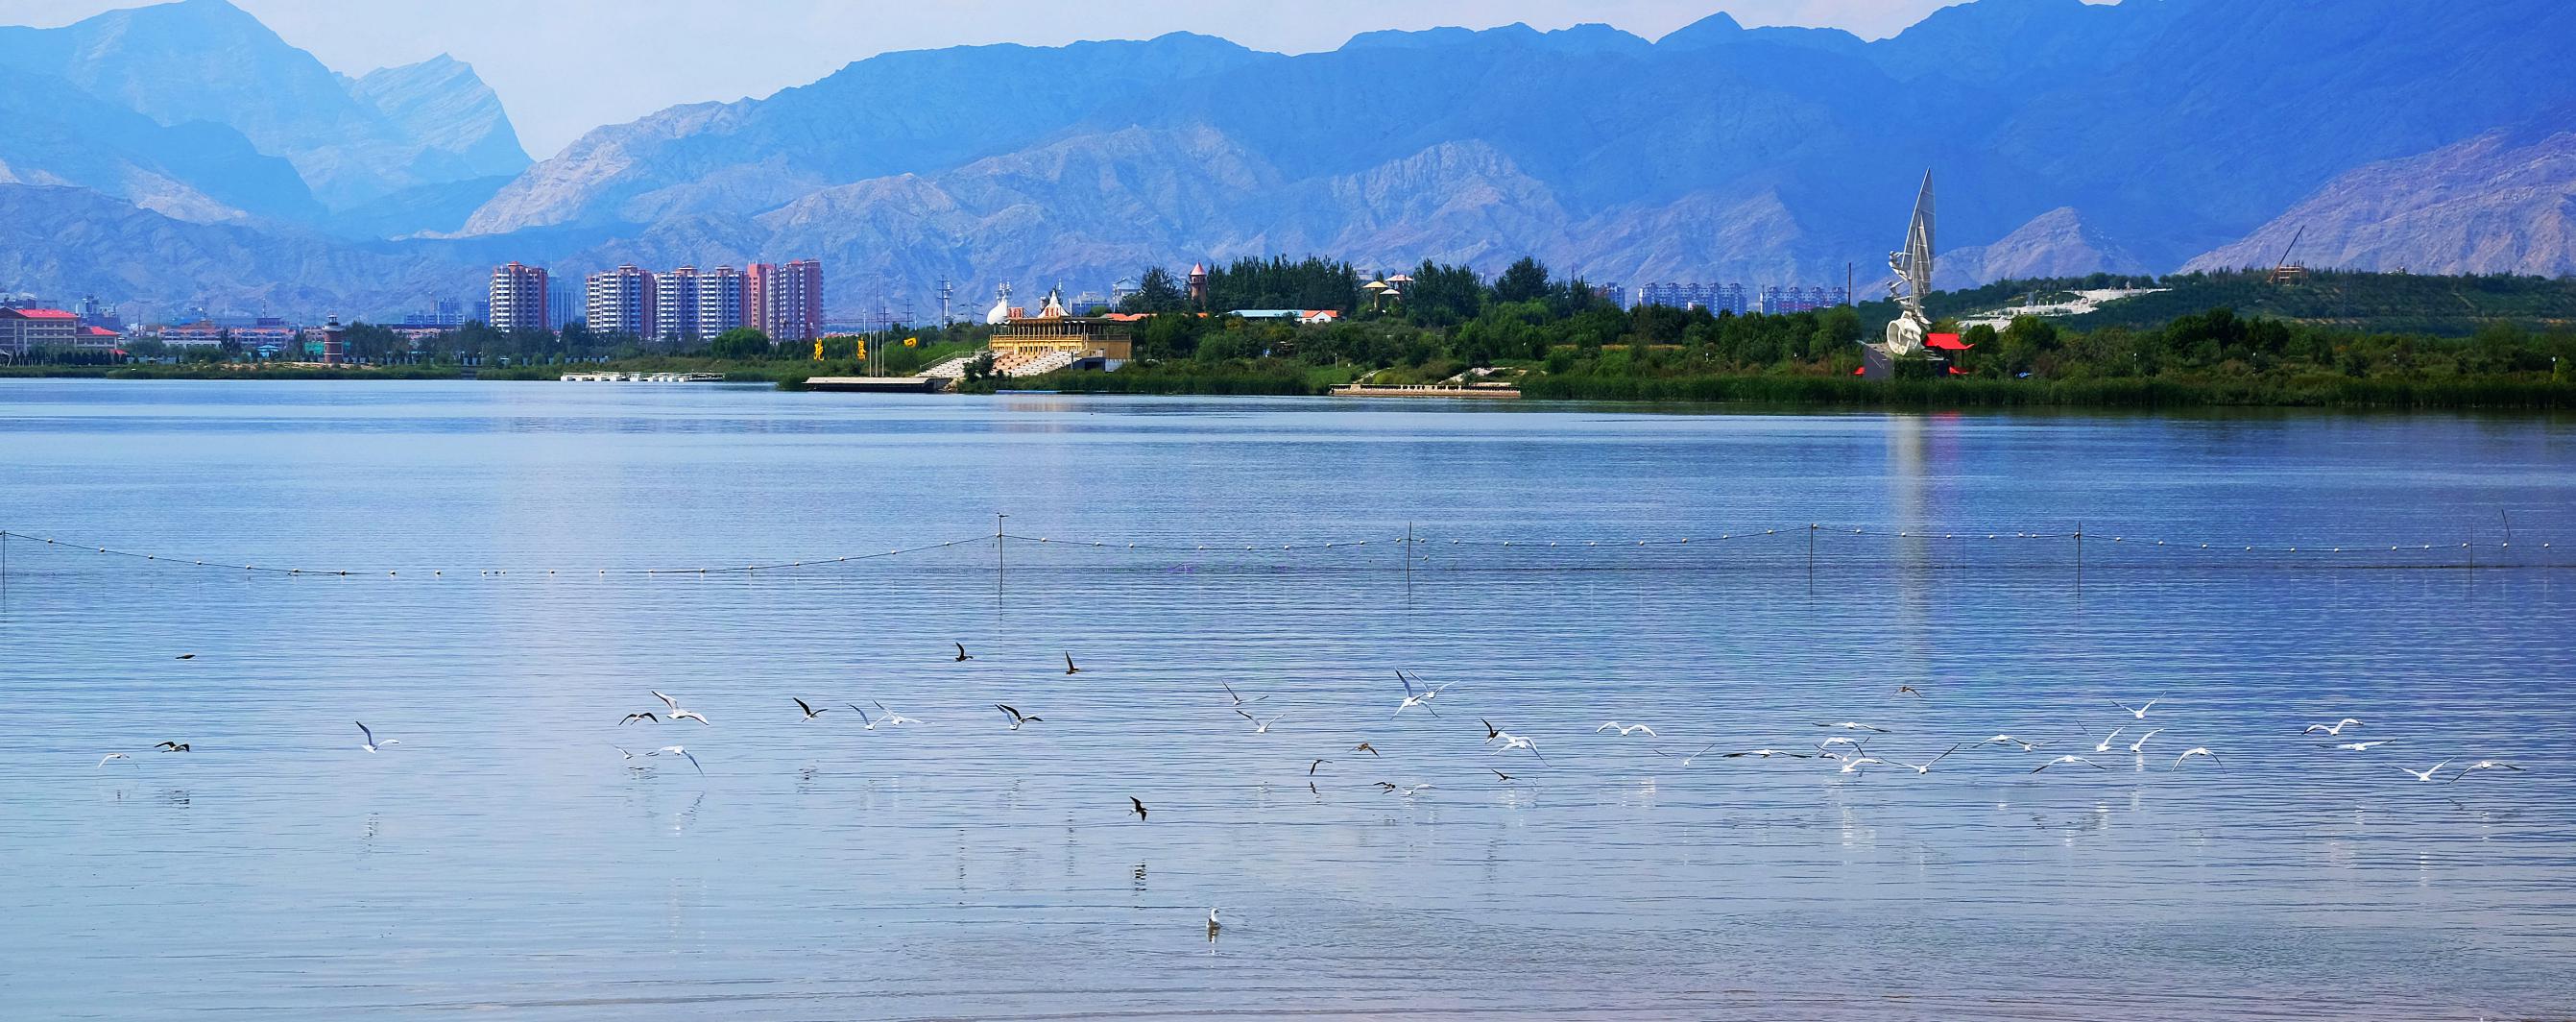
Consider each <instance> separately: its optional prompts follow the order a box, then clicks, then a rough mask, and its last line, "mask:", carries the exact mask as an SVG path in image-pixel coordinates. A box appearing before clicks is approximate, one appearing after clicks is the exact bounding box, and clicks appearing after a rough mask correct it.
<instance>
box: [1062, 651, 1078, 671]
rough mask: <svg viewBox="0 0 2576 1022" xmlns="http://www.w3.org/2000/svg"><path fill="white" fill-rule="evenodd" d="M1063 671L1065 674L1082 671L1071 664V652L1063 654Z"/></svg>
mask: <svg viewBox="0 0 2576 1022" xmlns="http://www.w3.org/2000/svg"><path fill="white" fill-rule="evenodd" d="M1064 673H1066V674H1080V673H1082V668H1079V667H1075V666H1074V665H1073V654H1071V653H1067V654H1065V655H1064Z"/></svg>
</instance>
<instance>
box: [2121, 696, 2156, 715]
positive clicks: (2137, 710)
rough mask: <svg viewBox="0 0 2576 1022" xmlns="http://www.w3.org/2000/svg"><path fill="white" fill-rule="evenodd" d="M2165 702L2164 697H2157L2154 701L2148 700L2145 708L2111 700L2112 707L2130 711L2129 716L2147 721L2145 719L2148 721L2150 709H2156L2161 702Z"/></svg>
mask: <svg viewBox="0 0 2576 1022" xmlns="http://www.w3.org/2000/svg"><path fill="white" fill-rule="evenodd" d="M2163 701H2165V697H2163V696H2157V697H2155V698H2153V699H2149V700H2147V702H2146V705H2144V706H2131V705H2129V704H2127V703H2124V702H2121V701H2119V700H2117V699H2114V700H2111V705H2113V706H2117V707H2119V708H2121V709H2123V710H2127V711H2129V716H2132V717H2136V718H2138V719H2139V720H2145V719H2147V711H2148V710H2149V709H2152V708H2154V706H2155V705H2156V704H2157V703H2161V702H2163Z"/></svg>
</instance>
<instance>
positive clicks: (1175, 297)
mask: <svg viewBox="0 0 2576 1022" xmlns="http://www.w3.org/2000/svg"><path fill="white" fill-rule="evenodd" d="M1189 304H1190V296H1189V294H1188V292H1185V291H1183V290H1182V289H1181V282H1180V281H1179V280H1177V279H1175V278H1174V277H1173V276H1172V271H1170V270H1166V269H1164V268H1162V267H1160V266H1157V267H1154V268H1152V269H1149V270H1146V271H1145V276H1144V277H1142V278H1140V279H1139V280H1138V281H1137V282H1136V293H1135V294H1131V295H1128V296H1127V297H1126V299H1125V300H1123V301H1121V302H1119V303H1118V311H1120V312H1179V311H1181V310H1183V309H1186V308H1188V307H1189Z"/></svg>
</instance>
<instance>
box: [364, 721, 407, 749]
mask: <svg viewBox="0 0 2576 1022" xmlns="http://www.w3.org/2000/svg"><path fill="white" fill-rule="evenodd" d="M358 735H359V737H361V738H363V739H365V741H362V742H359V743H358V747H359V748H361V749H365V750H367V751H368V752H374V751H376V747H377V746H381V745H401V744H402V739H400V738H387V739H385V740H384V741H381V742H379V741H377V740H376V733H375V732H373V731H369V730H367V723H366V722H365V721H359V722H358Z"/></svg>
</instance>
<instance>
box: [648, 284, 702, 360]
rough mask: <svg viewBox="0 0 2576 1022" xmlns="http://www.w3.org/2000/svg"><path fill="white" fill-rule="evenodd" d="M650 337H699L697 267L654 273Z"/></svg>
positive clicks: (673, 338) (666, 339) (665, 338)
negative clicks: (651, 331)
mask: <svg viewBox="0 0 2576 1022" xmlns="http://www.w3.org/2000/svg"><path fill="white" fill-rule="evenodd" d="M653 339H654V340H657V341H692V342H694V341H696V340H697V339H698V268H697V267H695V266H683V267H680V268H678V269H675V270H670V271H667V272H664V273H657V274H654V276H653Z"/></svg>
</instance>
